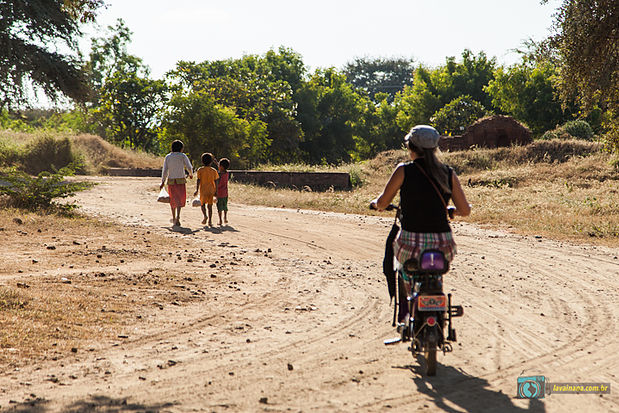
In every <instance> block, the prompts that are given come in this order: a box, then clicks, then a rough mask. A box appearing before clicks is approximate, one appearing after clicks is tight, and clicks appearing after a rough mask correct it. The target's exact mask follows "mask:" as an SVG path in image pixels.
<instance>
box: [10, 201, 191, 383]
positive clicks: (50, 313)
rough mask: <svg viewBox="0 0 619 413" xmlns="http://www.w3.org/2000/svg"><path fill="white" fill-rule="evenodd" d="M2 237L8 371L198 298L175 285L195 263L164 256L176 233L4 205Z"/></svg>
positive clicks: (100, 342)
mask: <svg viewBox="0 0 619 413" xmlns="http://www.w3.org/2000/svg"><path fill="white" fill-rule="evenodd" d="M15 218H19V220H21V222H22V223H19V222H16V221H15V220H14V219H15ZM0 242H1V243H2V245H3V246H6V247H5V248H3V249H2V250H1V251H0V262H2V267H1V268H0V369H1V370H3V371H6V369H7V368H9V367H16V366H20V365H23V364H24V363H32V362H36V360H44V359H56V358H62V357H66V356H67V355H70V354H72V352H73V351H78V352H83V351H87V350H89V349H98V348H101V347H106V346H108V345H110V344H111V343H114V342H119V341H122V340H123V338H122V337H119V335H120V336H124V335H126V334H128V333H129V332H128V331H126V329H127V328H128V327H127V326H129V325H131V326H133V327H135V323H136V322H137V323H139V322H140V320H145V319H147V318H148V317H149V315H152V314H156V313H157V312H159V311H160V308H163V307H164V306H166V307H167V306H168V305H170V304H173V305H175V306H176V305H182V304H183V303H184V302H188V301H192V300H194V299H196V295H195V294H192V293H190V291H189V289H187V290H185V289H183V290H179V289H178V288H175V285H176V284H177V283H179V279H181V280H182V275H183V274H184V273H186V272H188V269H185V268H183V266H179V265H178V264H176V265H175V266H176V268H175V269H172V266H173V261H174V260H173V259H172V258H169V259H166V258H164V257H162V256H161V252H162V251H170V240H169V238H167V237H164V236H154V235H153V234H150V233H149V232H147V230H145V229H135V228H127V227H122V226H116V225H112V224H106V223H102V222H99V221H96V220H93V219H89V218H83V217H74V218H66V217H61V216H56V215H38V214H33V213H27V212H24V211H20V210H13V209H2V210H0ZM175 243H176V245H175V247H177V248H183V250H182V251H185V250H189V251H191V252H192V253H193V252H194V251H193V250H190V249H189V248H193V249H195V246H193V247H192V246H191V245H189V244H185V243H184V242H182V241H181V242H179V241H176V242H175ZM185 254H186V253H185ZM197 254H199V251H198V253H196V255H197ZM174 259H176V257H174ZM187 265H189V264H187ZM185 283H186V282H185ZM136 318H137V321H136ZM133 327H132V329H133ZM131 331H133V330H131ZM73 349H76V350H73Z"/></svg>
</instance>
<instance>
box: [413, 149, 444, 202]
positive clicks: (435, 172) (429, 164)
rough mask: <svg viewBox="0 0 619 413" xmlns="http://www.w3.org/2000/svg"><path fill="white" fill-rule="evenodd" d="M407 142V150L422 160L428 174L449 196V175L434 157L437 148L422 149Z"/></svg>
mask: <svg viewBox="0 0 619 413" xmlns="http://www.w3.org/2000/svg"><path fill="white" fill-rule="evenodd" d="M407 142H408V148H409V149H410V150H411V151H413V152H415V153H416V154H417V155H419V156H421V157H422V158H423V159H424V162H425V164H426V168H427V172H428V174H429V175H430V176H431V177H432V178H434V180H435V181H436V183H437V184H438V186H439V187H440V188H441V189H442V190H443V192H445V193H446V194H451V187H450V185H449V174H448V173H447V171H448V169H447V167H446V166H445V164H444V163H442V162H441V161H439V159H438V157H437V156H436V152H437V148H431V149H423V148H420V147H418V146H417V145H415V144H414V143H413V142H411V141H410V140H409V141H407Z"/></svg>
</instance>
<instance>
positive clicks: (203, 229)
mask: <svg viewBox="0 0 619 413" xmlns="http://www.w3.org/2000/svg"><path fill="white" fill-rule="evenodd" d="M161 228H162V229H167V230H168V231H170V232H177V233H179V234H183V235H191V234H197V233H198V232H210V233H211V234H222V233H224V232H239V230H238V229H235V228H234V227H232V226H230V225H224V226H217V227H209V226H206V225H205V226H203V227H200V228H197V229H191V228H187V227H178V226H172V227H161Z"/></svg>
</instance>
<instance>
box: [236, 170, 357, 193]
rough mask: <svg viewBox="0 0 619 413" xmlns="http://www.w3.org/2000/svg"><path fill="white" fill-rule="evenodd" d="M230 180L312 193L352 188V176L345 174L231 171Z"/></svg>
mask: <svg viewBox="0 0 619 413" xmlns="http://www.w3.org/2000/svg"><path fill="white" fill-rule="evenodd" d="M230 179H231V180H233V181H235V182H242V183H248V184H255V185H264V186H273V187H286V188H297V189H303V188H305V189H311V190H312V191H325V190H328V189H329V188H331V187H333V189H336V190H348V189H351V187H352V185H351V182H350V175H349V174H348V173H345V172H264V171H230Z"/></svg>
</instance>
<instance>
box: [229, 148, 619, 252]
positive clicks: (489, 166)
mask: <svg viewBox="0 0 619 413" xmlns="http://www.w3.org/2000/svg"><path fill="white" fill-rule="evenodd" d="M600 149H601V147H600V145H599V144H597V143H591V142H585V141H576V140H574V141H564V140H561V141H558V140H557V141H538V142H534V143H533V144H531V145H528V146H525V147H513V148H499V149H476V150H472V151H462V152H454V153H445V154H443V156H442V157H443V160H444V161H445V163H447V164H449V165H452V166H453V167H454V169H456V171H458V174H459V177H460V181H461V182H462V184H463V186H464V189H465V192H466V194H467V197H468V199H469V201H470V202H471V203H472V204H473V206H474V208H473V213H472V214H471V216H470V217H468V218H466V219H464V220H465V221H468V222H474V223H478V224H484V225H489V226H491V227H494V228H509V229H510V230H512V231H516V232H520V233H527V234H536V235H543V236H547V237H552V238H556V239H567V240H574V241H586V242H591V243H595V244H601V245H608V246H619V169H617V167H616V164H615V165H613V163H612V160H613V158H612V157H611V156H610V155H608V154H606V153H603V152H600ZM404 160H406V153H405V152H404V151H388V152H383V153H381V154H379V155H378V156H377V157H376V158H375V159H372V160H369V161H366V162H364V163H362V164H360V165H359V168H360V170H361V175H362V179H363V181H364V185H363V186H362V187H360V188H357V189H355V190H353V191H336V192H322V193H321V192H299V191H294V190H288V189H278V190H274V189H268V188H262V187H257V186H252V185H241V184H236V183H231V190H230V197H231V198H230V199H231V201H233V202H240V203H247V204H261V205H268V206H273V207H286V208H309V209H317V210H330V211H337V212H346V213H359V214H374V213H373V212H369V211H368V204H369V201H370V200H372V199H373V198H375V197H376V196H377V195H378V194H380V192H381V191H382V189H383V187H384V185H385V183H386V182H387V180H388V178H389V175H390V174H391V172H392V171H393V169H394V167H395V166H396V165H397V164H398V162H401V161H404Z"/></svg>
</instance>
